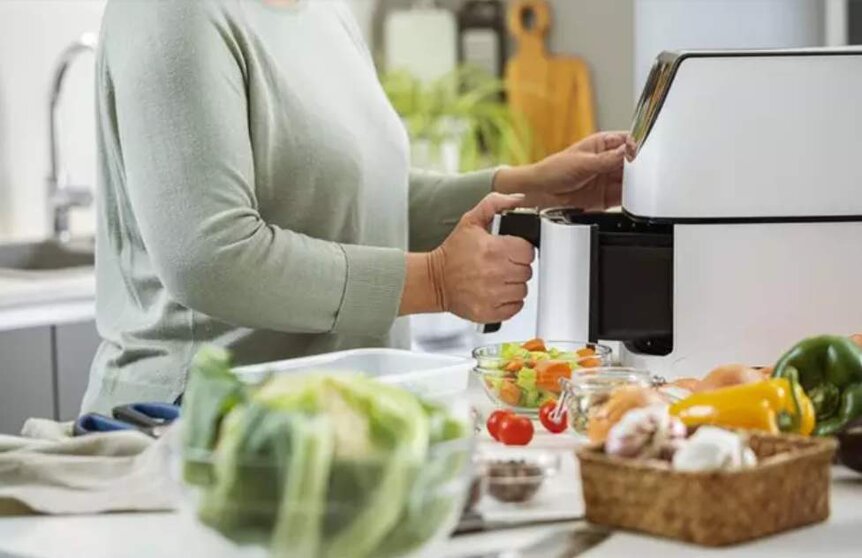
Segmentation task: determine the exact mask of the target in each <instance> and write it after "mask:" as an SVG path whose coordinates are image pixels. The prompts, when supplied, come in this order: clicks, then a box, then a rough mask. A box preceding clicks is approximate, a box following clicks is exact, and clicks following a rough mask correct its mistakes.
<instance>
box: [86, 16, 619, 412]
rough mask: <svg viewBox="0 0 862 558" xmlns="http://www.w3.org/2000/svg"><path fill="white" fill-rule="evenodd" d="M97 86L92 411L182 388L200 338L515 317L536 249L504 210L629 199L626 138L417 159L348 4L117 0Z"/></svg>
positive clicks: (314, 342)
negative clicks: (498, 222) (515, 155)
mask: <svg viewBox="0 0 862 558" xmlns="http://www.w3.org/2000/svg"><path fill="white" fill-rule="evenodd" d="M97 79H98V93H97V95H98V120H99V130H98V131H99V162H100V164H99V169H100V175H101V190H100V193H99V228H98V233H97V277H98V283H97V286H98V287H97V291H98V292H97V315H98V325H99V331H100V333H101V335H102V337H103V339H104V342H103V343H102V346H101V348H100V350H99V352H98V354H97V355H96V358H95V360H94V363H93V369H92V372H91V377H90V385H89V388H88V390H87V394H86V396H85V399H84V404H83V408H84V410H85V411H93V410H98V411H105V410H108V409H109V408H110V407H111V406H113V405H116V404H119V403H123V402H129V401H140V400H163V401H169V400H173V399H174V398H176V397H177V396H178V395H180V394H181V393H182V390H183V387H184V383H185V374H186V370H187V368H188V366H189V363H190V361H191V359H192V356H193V355H194V353H195V352H196V350H197V349H198V348H199V347H200V346H201V345H202V344H204V343H218V344H221V345H224V346H227V347H229V348H230V349H231V350H232V351H233V353H234V355H235V356H236V358H237V361H238V362H241V363H248V362H262V361H270V360H276V359H282V358H289V357H295V356H301V355H307V354H314V353H321V352H327V351H333V350H338V349H345V348H351V347H361V346H403V345H406V344H407V342H408V335H409V331H408V326H407V324H406V323H404V322H403V320H400V319H398V318H399V317H401V316H407V315H409V314H416V313H422V312H438V311H450V312H454V313H455V314H457V315H459V316H461V317H463V318H466V319H469V320H473V321H475V322H494V321H499V320H504V319H506V318H509V317H511V316H512V315H514V314H515V313H517V312H518V311H519V310H520V309H521V307H522V305H523V300H524V297H525V295H526V292H527V289H526V282H527V280H528V279H529V278H530V263H531V261H532V260H533V250H532V248H531V247H530V245H529V244H527V243H526V242H525V241H523V240H520V239H517V238H512V237H493V236H491V235H490V234H488V232H487V226H488V224H489V222H490V220H491V218H492V217H493V215H494V214H495V213H497V212H499V211H502V210H504V209H508V208H513V207H516V206H519V205H530V206H533V205H538V206H548V205H564V204H576V205H580V206H588V207H593V208H603V207H606V206H608V205H611V204H614V203H616V202H617V200H618V198H619V181H620V176H621V167H622V161H623V156H624V153H623V152H624V150H625V145H624V144H625V143H626V136H625V135H623V134H601V135H597V136H593V137H591V138H588V139H587V140H585V141H583V142H581V143H579V144H577V145H575V146H573V147H571V148H570V149H568V150H566V151H565V152H562V153H559V154H557V155H555V156H552V157H550V158H548V159H546V160H545V161H542V162H540V163H538V164H536V165H532V166H528V167H520V168H504V169H500V170H498V171H496V172H495V171H487V172H479V173H474V174H468V175H464V176H440V175H436V174H430V173H422V172H417V171H411V170H410V168H409V161H408V143H407V137H406V133H405V130H404V128H403V126H402V124H401V122H400V120H399V118H398V116H397V115H396V114H395V112H394V111H393V109H392V108H391V106H390V104H389V103H388V101H387V99H386V97H385V96H384V94H383V92H382V90H381V87H380V85H379V83H378V81H377V78H376V74H375V71H374V68H373V66H372V62H371V59H370V57H369V55H368V52H367V49H366V48H365V46H364V45H363V43H362V40H361V38H360V35H359V33H358V30H357V27H356V25H355V23H354V21H353V20H352V19H351V16H350V14H349V8H348V7H347V6H346V5H345V4H343V3H342V2H338V1H321V0H295V1H292V2H285V1H280V2H273V1H271V0H241V1H238V0H220V1H207V2H151V1H139V2H131V1H126V0H123V1H114V2H111V3H109V4H108V6H107V8H106V12H105V15H104V20H103V28H102V40H101V48H100V53H99V58H98V78H97ZM492 192H493V193H492ZM515 193H518V194H521V195H517V196H516V195H511V194H515Z"/></svg>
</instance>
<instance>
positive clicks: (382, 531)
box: [184, 360, 470, 558]
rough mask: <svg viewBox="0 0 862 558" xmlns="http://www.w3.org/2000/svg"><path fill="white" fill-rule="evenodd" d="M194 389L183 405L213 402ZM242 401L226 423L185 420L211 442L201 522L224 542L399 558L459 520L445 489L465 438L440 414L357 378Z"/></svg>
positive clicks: (278, 383) (268, 387)
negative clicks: (211, 435) (212, 433)
mask: <svg viewBox="0 0 862 558" xmlns="http://www.w3.org/2000/svg"><path fill="white" fill-rule="evenodd" d="M219 362H223V360H222V361H219ZM198 372H199V371H197V370H195V373H198ZM218 377H219V378H222V379H225V377H226V376H224V374H219V376H218ZM197 386H203V388H202V389H204V391H203V392H202V393H201V394H200V395H195V394H193V393H189V395H188V396H187V397H189V399H188V400H189V401H192V402H195V401H198V402H200V400H201V397H203V396H205V395H206V393H208V392H211V391H212V390H211V389H210V388H209V387H207V386H208V384H206V383H203V382H194V383H192V384H190V388H191V389H194V388H195V387H197ZM242 393H243V397H241V398H240V399H239V400H238V402H237V403H235V404H234V405H233V406H232V407H231V409H230V411H229V412H228V413H227V414H226V415H225V414H221V415H218V416H216V414H214V413H209V414H207V413H197V414H195V415H194V416H193V417H192V416H189V417H185V416H184V420H186V419H187V418H189V419H193V420H195V421H199V420H206V419H209V420H211V421H213V424H212V425H211V428H212V429H215V430H216V431H217V433H218V436H217V440H216V442H215V444H214V448H215V449H214V452H213V454H212V455H213V466H212V470H211V472H210V482H209V484H208V485H207V486H206V490H205V491H204V493H203V497H202V499H201V506H200V509H199V510H198V512H199V516H200V518H201V520H202V521H203V522H204V523H206V524H207V525H209V526H211V527H213V528H215V529H216V530H218V531H219V532H221V533H223V534H224V535H226V536H227V537H229V538H231V539H233V540H235V541H239V542H249V541H250V542H257V543H266V544H269V545H270V546H271V549H272V552H273V555H275V556H290V557H291V558H318V557H326V558H342V557H347V556H350V557H351V558H371V557H375V558H376V557H389V556H399V555H402V554H403V553H405V552H408V551H410V550H412V549H415V548H417V547H419V546H421V545H422V544H423V543H425V542H426V541H427V540H428V538H429V537H431V536H432V535H433V534H434V533H436V532H437V531H438V530H439V528H440V526H441V525H443V524H444V522H445V521H447V520H449V519H451V518H452V517H453V513H457V512H458V511H459V509H458V508H460V497H462V496H463V494H460V493H458V492H457V491H455V492H453V491H452V490H451V489H450V488H449V485H451V484H452V483H453V481H455V480H458V479H459V478H460V477H459V475H461V472H462V471H463V470H464V468H465V467H466V466H467V465H468V460H469V444H464V443H463V442H464V441H465V440H466V439H467V437H468V436H469V435H470V432H469V429H468V428H467V426H466V425H465V424H464V423H463V422H462V421H460V420H457V419H455V418H454V417H453V416H451V415H450V414H449V413H448V412H447V411H446V409H444V408H442V407H440V406H437V405H432V404H430V403H427V402H423V401H421V400H420V399H419V398H417V397H416V396H414V395H412V394H410V393H409V392H406V391H404V390H401V389H399V388H396V387H393V386H388V385H384V384H380V383H377V382H374V381H373V380H370V379H368V378H366V377H364V376H359V375H355V376H354V375H332V376H329V375H314V376H298V375H280V376H275V377H272V378H269V379H268V380H267V381H266V382H264V383H263V385H261V386H259V387H257V388H244V391H242ZM194 431H195V432H205V431H206V428H203V427H202V425H198V428H196V429H194ZM186 441H187V442H195V446H198V445H199V444H197V441H198V438H197V437H187V438H186ZM451 444H456V446H455V448H456V449H457V450H458V451H452V450H448V451H444V450H443V449H442V448H447V447H448V445H451ZM457 444H461V445H457ZM186 447H187V449H191V448H192V446H188V445H187V446H186ZM447 488H449V489H448V490H447ZM464 488H466V486H465V487H464Z"/></svg>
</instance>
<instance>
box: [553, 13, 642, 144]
mask: <svg viewBox="0 0 862 558" xmlns="http://www.w3.org/2000/svg"><path fill="white" fill-rule="evenodd" d="M550 3H551V8H552V10H553V14H552V15H553V18H554V19H553V28H552V29H551V36H550V40H549V45H548V46H549V48H550V49H551V52H552V53H554V54H563V55H564V54H576V55H578V56H581V57H583V58H584V59H585V60H586V61H587V62H588V63H589V65H590V69H591V70H592V77H593V87H594V90H595V96H596V108H597V116H598V126H599V128H600V129H604V130H627V129H628V128H629V126H630V124H631V117H632V111H633V108H634V102H635V98H634V94H633V93H632V88H633V81H632V80H633V75H634V64H633V59H632V52H633V50H634V42H633V31H634V0H550Z"/></svg>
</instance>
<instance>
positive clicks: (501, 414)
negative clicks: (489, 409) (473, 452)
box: [485, 409, 512, 441]
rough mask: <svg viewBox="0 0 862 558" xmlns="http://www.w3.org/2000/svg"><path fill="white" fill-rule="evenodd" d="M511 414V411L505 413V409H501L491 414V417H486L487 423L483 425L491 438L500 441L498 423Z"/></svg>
mask: <svg viewBox="0 0 862 558" xmlns="http://www.w3.org/2000/svg"><path fill="white" fill-rule="evenodd" d="M511 414H512V411H507V410H505V409H501V410H499V411H494V412H493V413H491V416H490V417H488V422H487V423H486V424H485V427H486V428H487V429H488V434H490V435H491V437H492V438H494V439H495V440H497V441H499V440H500V423H501V422H502V420H503V418H505V417H507V416H509V415H511Z"/></svg>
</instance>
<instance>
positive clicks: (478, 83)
mask: <svg viewBox="0 0 862 558" xmlns="http://www.w3.org/2000/svg"><path fill="white" fill-rule="evenodd" d="M381 82H382V83H383V88H384V91H386V94H387V96H388V97H389V99H390V101H391V102H392V105H393V106H394V108H395V110H396V111H397V112H398V114H399V115H400V116H401V118H402V120H403V121H404V125H405V127H406V128H407V132H408V134H409V136H410V140H411V159H412V166H413V167H416V168H423V169H428V170H435V171H439V172H444V173H456V172H469V171H473V170H478V169H480V168H487V167H493V166H496V165H501V164H522V163H526V162H528V157H529V154H530V148H529V145H528V142H527V141H525V140H524V138H525V137H528V135H527V134H525V133H524V131H525V130H526V129H527V128H526V126H525V124H524V122H525V121H524V120H523V119H522V118H519V117H517V116H516V115H515V114H514V113H513V112H512V111H511V110H510V108H509V106H508V105H507V104H506V103H505V101H504V100H503V99H502V92H503V90H504V84H503V82H502V81H501V80H499V79H497V78H495V77H493V76H491V75H489V74H488V73H487V72H485V71H483V70H481V69H478V68H475V67H470V66H463V67H460V68H457V69H456V70H455V71H453V72H451V73H450V74H448V75H445V76H443V77H442V78H440V79H438V80H436V81H433V82H428V83H426V82H423V81H422V80H419V79H417V78H416V77H414V76H412V75H411V74H410V73H408V72H405V71H392V72H389V73H387V74H385V75H383V76H382V77H381ZM412 325H413V335H414V339H415V340H416V341H418V342H419V343H420V344H434V343H436V344H443V343H449V344H451V343H454V342H457V341H460V340H462V339H463V338H464V337H465V336H466V335H468V334H469V332H470V331H471V324H470V323H469V322H467V321H466V320H462V319H461V318H458V317H457V316H454V315H452V314H425V315H419V316H414V317H413V319H412Z"/></svg>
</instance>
